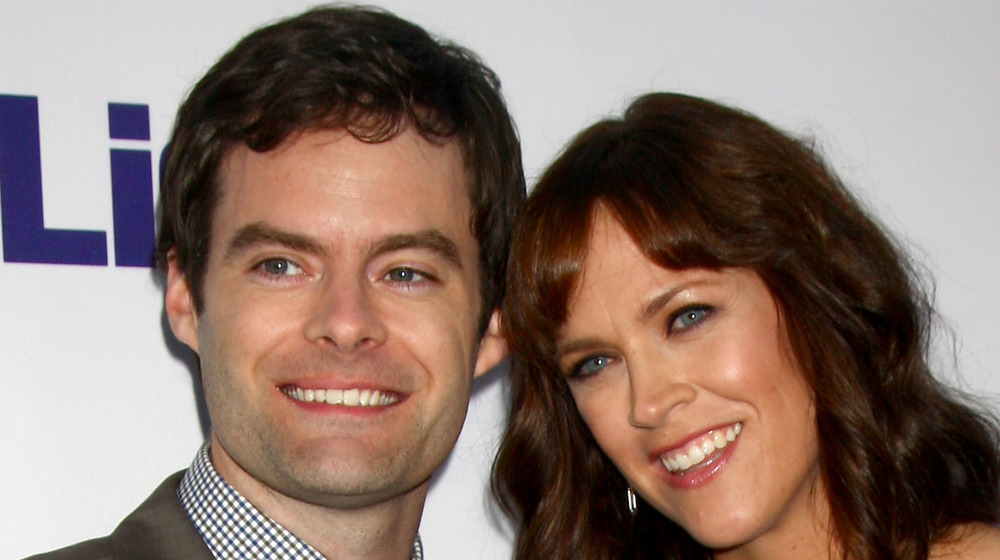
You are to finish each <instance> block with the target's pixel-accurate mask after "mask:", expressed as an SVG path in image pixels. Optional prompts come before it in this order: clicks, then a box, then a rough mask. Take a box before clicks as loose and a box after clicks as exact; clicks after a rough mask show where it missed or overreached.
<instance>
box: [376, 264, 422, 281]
mask: <svg viewBox="0 0 1000 560" xmlns="http://www.w3.org/2000/svg"><path fill="white" fill-rule="evenodd" d="M385 279H386V280H388V281H390V282H400V283H403V284H407V283H412V282H422V281H424V280H427V279H428V277H427V275H425V274H424V273H422V272H418V271H416V270H414V269H412V268H406V267H403V268H394V269H392V270H390V271H389V272H388V273H386V275H385Z"/></svg>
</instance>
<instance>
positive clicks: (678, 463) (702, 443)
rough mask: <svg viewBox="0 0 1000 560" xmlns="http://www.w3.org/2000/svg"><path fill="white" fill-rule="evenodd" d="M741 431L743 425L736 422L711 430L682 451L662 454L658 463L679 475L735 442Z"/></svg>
mask: <svg viewBox="0 0 1000 560" xmlns="http://www.w3.org/2000/svg"><path fill="white" fill-rule="evenodd" d="M742 429H743V424H741V423H739V422H737V423H736V424H733V425H732V426H729V427H728V428H723V429H719V430H712V431H710V432H708V433H707V434H705V435H704V436H702V437H701V438H699V439H696V440H694V441H692V442H691V443H689V444H687V445H685V446H684V447H683V448H682V449H678V450H675V451H671V452H669V453H665V454H663V455H662V456H660V462H661V463H663V466H664V467H666V468H667V470H668V471H670V472H672V473H674V474H681V473H683V472H684V471H686V470H688V469H691V468H694V467H697V466H698V465H700V464H701V463H702V462H704V461H705V460H706V459H708V458H711V457H712V455H713V454H715V452H716V451H719V450H721V449H723V448H725V447H726V446H727V445H729V444H730V443H732V442H733V441H735V440H736V438H737V436H739V435H740V431H741V430H742Z"/></svg>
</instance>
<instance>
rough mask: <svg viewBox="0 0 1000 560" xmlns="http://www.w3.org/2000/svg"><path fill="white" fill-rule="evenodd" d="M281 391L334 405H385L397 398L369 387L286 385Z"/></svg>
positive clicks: (298, 398) (295, 397)
mask: <svg viewBox="0 0 1000 560" xmlns="http://www.w3.org/2000/svg"><path fill="white" fill-rule="evenodd" d="M281 392H282V393H284V394H285V395H287V396H289V397H291V398H293V399H295V400H297V401H302V402H317V403H326V404H329V405H334V406H386V405H390V404H392V403H394V402H396V401H398V400H399V397H397V396H395V395H390V394H386V393H383V392H381V391H378V390H375V391H372V390H370V389H346V390H341V389H303V388H301V387H293V386H288V387H282V388H281Z"/></svg>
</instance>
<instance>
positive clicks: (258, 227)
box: [223, 222, 325, 260]
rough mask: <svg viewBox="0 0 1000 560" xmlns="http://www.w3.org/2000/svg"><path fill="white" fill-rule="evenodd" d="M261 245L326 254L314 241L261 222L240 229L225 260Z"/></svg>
mask: <svg viewBox="0 0 1000 560" xmlns="http://www.w3.org/2000/svg"><path fill="white" fill-rule="evenodd" d="M261 245H281V246H283V247H287V248H288V249H292V250H294V251H303V252H307V253H315V254H324V253H325V251H324V250H323V247H322V246H321V245H320V244H319V243H317V242H316V241H314V240H313V239H311V238H309V237H306V236H304V235H299V234H296V233H289V232H287V231H282V230H280V229H275V228H273V227H270V226H267V225H265V224H262V223H260V222H257V223H253V224H248V225H245V226H243V227H241V228H240V229H239V231H237V232H236V234H235V235H233V237H232V238H231V239H230V240H229V244H228V245H227V246H226V252H225V254H224V255H223V259H224V260H228V259H230V258H232V257H233V256H235V255H238V254H239V253H241V252H243V251H245V250H247V249H249V248H251V247H259V246H261Z"/></svg>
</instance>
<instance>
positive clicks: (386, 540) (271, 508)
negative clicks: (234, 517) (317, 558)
mask: <svg viewBox="0 0 1000 560" xmlns="http://www.w3.org/2000/svg"><path fill="white" fill-rule="evenodd" d="M211 451H212V452H211V458H212V463H213V465H214V466H215V469H216V471H217V472H218V473H219V475H220V476H221V477H222V478H223V479H224V480H225V481H226V482H227V483H229V484H230V485H231V486H232V487H233V488H234V489H236V491H237V492H239V493H240V494H242V495H243V497H245V498H246V499H247V500H248V501H249V502H250V503H251V504H253V506H254V507H255V508H257V509H258V510H259V511H260V512H261V513H263V514H264V515H266V516H268V517H270V518H271V519H273V520H274V521H276V522H277V523H279V524H281V525H282V526H284V527H285V528H286V529H288V530H289V531H291V532H292V533H293V534H294V535H295V536H296V537H298V538H300V539H302V540H303V541H305V542H306V543H308V544H309V545H310V546H312V547H313V548H315V549H316V550H318V551H319V552H320V553H321V554H323V556H325V557H326V558H328V559H330V560H354V559H359V560H360V559H371V560H409V559H410V556H411V552H412V549H413V542H414V540H415V539H416V535H417V530H418V528H419V525H420V516H421V514H422V513H423V507H424V499H425V497H426V495H427V488H428V485H429V481H427V482H424V483H423V484H421V485H419V486H417V487H416V488H413V489H412V490H410V491H409V492H407V493H405V494H402V495H398V496H394V497H392V498H390V499H388V500H382V501H380V502H378V503H375V504H370V505H362V506H358V507H349V508H337V507H331V506H327V505H319V504H314V503H310V502H307V501H303V500H299V499H296V498H293V497H291V496H288V495H286V494H283V493H281V492H278V491H276V490H274V489H272V488H270V487H268V486H267V485H265V484H264V483H262V482H261V481H259V480H257V479H256V478H254V477H253V476H251V475H250V474H249V473H248V472H246V471H245V470H243V469H242V468H241V467H240V466H239V465H238V464H237V463H235V462H234V461H233V460H232V458H231V457H229V456H228V455H227V454H226V453H225V451H224V450H222V447H221V445H219V444H218V442H217V441H215V440H214V439H213V441H212V450H211Z"/></svg>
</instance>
